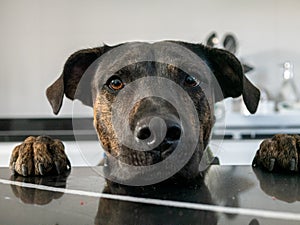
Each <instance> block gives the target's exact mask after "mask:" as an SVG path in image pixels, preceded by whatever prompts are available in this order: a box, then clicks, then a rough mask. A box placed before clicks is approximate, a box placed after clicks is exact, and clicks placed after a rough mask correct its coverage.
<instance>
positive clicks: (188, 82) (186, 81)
mask: <svg viewBox="0 0 300 225" xmlns="http://www.w3.org/2000/svg"><path fill="white" fill-rule="evenodd" d="M198 84H199V81H198V80H196V78H195V77H192V76H190V75H187V76H186V77H185V79H184V85H186V86H189V87H196V86H197V85H198Z"/></svg>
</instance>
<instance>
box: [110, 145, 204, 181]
mask: <svg viewBox="0 0 300 225" xmlns="http://www.w3.org/2000/svg"><path fill="white" fill-rule="evenodd" d="M176 147H177V144H176V145H174V144H173V145H168V144H166V143H164V144H163V145H162V144H161V145H159V146H158V147H156V148H154V149H153V150H150V151H144V152H142V151H141V152H138V151H136V150H131V149H124V151H126V153H127V154H126V155H124V157H123V158H122V160H121V158H118V159H114V160H112V161H109V162H108V167H107V168H106V169H105V170H106V174H105V175H106V177H107V178H108V179H109V177H111V178H120V183H123V184H126V183H136V182H135V181H139V180H144V178H145V177H149V179H150V180H153V181H156V180H157V181H158V182H155V183H160V182H164V181H168V180H169V181H171V182H172V183H178V184H179V183H183V182H188V181H190V180H193V179H195V178H197V177H199V175H200V173H199V163H200V157H199V156H200V153H199V152H197V151H196V152H195V153H194V154H193V156H192V157H191V159H190V160H189V161H188V162H187V163H186V164H185V165H182V167H181V165H178V163H179V162H180V159H178V160H173V159H172V161H173V162H172V163H168V164H167V165H164V166H161V164H160V162H163V161H164V160H166V159H167V158H168V157H172V156H171V155H172V153H174V151H175V149H176ZM130 152H132V154H128V153H130ZM174 154H175V153H174ZM147 156H148V157H149V158H148V160H146V159H145V158H147ZM175 158H176V157H175ZM156 165H157V166H158V167H160V169H159V170H155V171H156V172H151V171H152V169H150V167H152V168H153V166H154V167H155V166H156ZM148 166H150V167H148ZM178 169H179V170H178ZM172 171H174V173H173V172H172ZM165 175H167V176H165ZM161 177H165V178H164V179H163V180H162V179H161ZM146 179H148V178H146ZM117 183H118V182H117ZM153 184H154V183H153Z"/></svg>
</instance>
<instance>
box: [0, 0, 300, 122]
mask: <svg viewBox="0 0 300 225" xmlns="http://www.w3.org/2000/svg"><path fill="white" fill-rule="evenodd" d="M299 10H300V1H297V0H264V1H261V0H251V1H241V0H210V1H204V0H185V1H177V0H172V1H162V0H151V1H150V0H149V1H138V0H131V1H129V0H128V1H120V0H87V1H82V0H64V1H62V0H51V1H40V0H0V28H1V35H0V104H1V107H0V117H16V116H18V117H41V116H44V117H45V116H46V117H49V116H52V113H51V109H50V106H49V104H48V102H47V100H46V98H45V94H44V92H45V89H46V87H47V86H48V85H49V84H51V83H52V82H53V81H54V80H55V79H56V78H57V77H58V75H59V74H60V73H61V71H62V66H63V63H64V62H65V59H66V58H67V57H68V56H69V55H70V54H71V53H72V52H74V51H76V50H78V49H80V48H86V47H93V46H98V45H101V44H102V43H103V42H105V43H107V44H116V43H118V42H123V41H130V40H150V41H153V40H161V39H180V40H186V41H192V42H202V41H203V40H205V38H206V37H207V35H208V34H209V33H210V32H211V31H217V32H218V33H219V35H220V36H222V35H223V34H224V33H225V32H233V33H235V34H236V36H237V37H238V39H239V43H240V48H239V53H238V56H239V57H241V58H242V59H244V60H246V61H247V62H248V63H250V64H252V65H253V66H255V67H256V70H255V71H254V72H253V73H251V74H250V76H251V79H252V80H253V81H255V82H256V83H257V84H259V86H265V87H267V88H268V89H269V91H270V92H271V94H273V95H275V94H276V91H277V90H278V87H279V86H280V78H281V74H280V73H281V68H280V63H282V62H283V61H284V60H291V61H292V62H293V63H294V64H295V73H296V76H298V80H299V79H300V42H299V41H298V40H299V34H300V33H299V32H300V31H298V27H299V22H300V13H299ZM65 103H66V104H65V105H64V106H63V109H62V113H61V115H62V116H70V115H72V103H71V102H70V101H65Z"/></svg>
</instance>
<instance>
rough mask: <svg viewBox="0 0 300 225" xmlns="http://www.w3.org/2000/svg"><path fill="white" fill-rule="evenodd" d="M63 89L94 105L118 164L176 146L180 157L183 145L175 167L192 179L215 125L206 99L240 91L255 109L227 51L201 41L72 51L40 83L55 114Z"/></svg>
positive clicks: (250, 89) (149, 159) (155, 157)
mask: <svg viewBox="0 0 300 225" xmlns="http://www.w3.org/2000/svg"><path fill="white" fill-rule="evenodd" d="M104 56H105V57H104ZM83 75H84V76H83ZM64 95H65V96H66V97H68V98H69V99H72V100H73V99H79V100H80V101H82V103H84V104H85V105H88V106H91V107H93V109H94V125H95V128H96V131H97V133H98V137H99V139H100V142H101V143H102V146H103V148H104V150H105V151H106V152H107V154H108V155H109V156H110V157H111V158H114V159H116V160H117V161H118V162H121V164H122V165H123V166H124V165H130V166H133V167H143V168H144V167H146V166H153V165H155V164H158V163H160V162H162V161H164V160H165V159H167V158H169V156H171V155H172V154H171V153H172V152H173V151H175V149H176V151H178V152H180V153H179V156H180V157H179V158H186V157H185V154H184V153H182V152H183V151H187V149H188V151H189V154H186V155H188V158H187V160H183V161H182V162H181V163H183V164H184V165H181V166H180V171H179V172H178V171H176V173H177V175H178V176H183V177H185V178H192V177H195V176H196V175H197V174H198V166H199V163H200V160H201V158H202V156H203V152H204V150H205V148H206V146H207V144H208V141H209V138H210V133H211V128H212V126H213V124H214V116H213V104H214V103H215V102H217V101H220V100H222V99H223V98H227V97H239V96H241V95H242V96H243V99H244V102H245V104H246V107H247V108H248V110H249V112H251V113H254V112H255V111H256V109H257V105H258V101H259V95H260V94H259V91H258V89H257V88H256V87H255V86H253V85H252V84H251V83H250V81H249V80H248V79H247V78H246V77H245V76H244V73H243V68H242V66H241V64H240V62H239V61H238V59H237V58H236V57H235V56H234V55H232V54H231V53H229V52H227V51H224V50H221V49H215V48H208V47H205V46H203V45H201V44H191V43H185V42H158V43H154V44H147V43H129V44H121V45H118V46H106V45H105V46H103V47H98V48H93V49H84V50H80V51H78V52H75V53H74V54H72V55H71V56H70V57H69V58H68V60H67V62H66V63H65V66H64V69H63V73H62V75H61V76H60V77H59V78H58V80H56V81H55V82H54V83H53V84H52V85H51V86H50V87H49V88H48V89H47V97H48V100H49V102H50V104H51V106H52V108H53V112H54V113H55V114H57V113H58V112H59V110H60V108H61V105H62V101H63V97H64ZM191 143H193V144H191ZM178 147H180V150H177V148H178ZM182 148H186V149H182ZM177 159H178V157H177ZM179 161H180V160H179ZM173 163H174V162H173ZM117 164H118V165H120V163H117ZM175 164H176V162H175ZM179 164H180V163H179ZM113 165H116V164H113ZM119 169H122V167H120V168H119Z"/></svg>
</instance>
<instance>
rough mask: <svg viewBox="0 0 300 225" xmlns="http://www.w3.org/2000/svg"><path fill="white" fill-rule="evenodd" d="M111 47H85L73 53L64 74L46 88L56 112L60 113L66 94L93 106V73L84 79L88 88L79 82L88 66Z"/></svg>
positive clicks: (66, 64)
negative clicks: (80, 86) (81, 86)
mask: <svg viewBox="0 0 300 225" xmlns="http://www.w3.org/2000/svg"><path fill="white" fill-rule="evenodd" d="M110 48H111V47H109V46H107V45H104V46H103V47H98V48H91V49H83V50H80V51H77V52H75V53H73V54H72V55H71V56H70V57H69V58H68V60H67V61H66V63H65V65H64V69H63V72H62V75H61V76H60V77H59V78H58V79H57V80H56V81H55V82H54V83H53V84H52V85H51V86H49V87H48V88H47V90H46V95H47V98H48V101H49V102H50V104H51V107H52V109H53V113H54V114H58V112H59V110H60V108H61V106H62V102H63V97H64V94H65V95H66V97H67V98H69V99H71V100H74V99H79V100H80V101H81V102H82V103H83V104H85V105H88V106H93V101H92V93H91V89H92V88H91V82H92V78H93V74H90V73H88V74H87V75H86V76H87V77H85V79H84V80H83V81H84V82H85V85H84V87H88V88H84V90H83V89H82V88H79V86H78V84H79V81H80V80H81V78H82V76H83V74H84V73H85V71H86V70H87V69H88V67H89V66H90V65H91V64H92V63H93V62H94V61H95V60H96V59H97V58H99V57H100V56H101V55H102V54H103V53H105V52H106V51H108V50H109V49H110ZM86 85H88V86H86ZM75 93H76V96H75Z"/></svg>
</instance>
